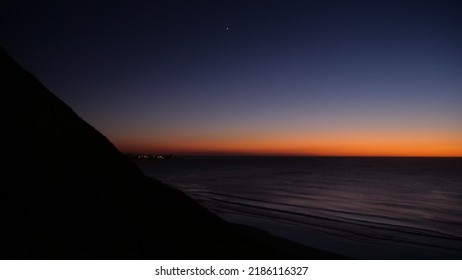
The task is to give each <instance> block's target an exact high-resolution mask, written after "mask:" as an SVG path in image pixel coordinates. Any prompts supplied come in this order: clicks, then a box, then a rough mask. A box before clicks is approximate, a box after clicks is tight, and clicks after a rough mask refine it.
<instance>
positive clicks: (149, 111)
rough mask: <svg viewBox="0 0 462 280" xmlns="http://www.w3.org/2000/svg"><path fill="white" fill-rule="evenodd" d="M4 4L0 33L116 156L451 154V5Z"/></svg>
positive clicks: (460, 26) (459, 110) (456, 96)
mask: <svg viewBox="0 0 462 280" xmlns="http://www.w3.org/2000/svg"><path fill="white" fill-rule="evenodd" d="M3 2H6V1H3ZM3 2H2V4H0V7H1V8H0V16H1V19H0V23H1V24H0V40H1V45H2V46H3V47H4V48H5V49H6V50H7V51H8V52H9V53H10V54H11V55H12V56H13V57H14V58H15V59H16V60H17V61H18V62H19V63H20V64H21V65H23V66H24V67H26V68H27V69H28V70H29V71H31V72H32V73H33V74H35V75H36V76H37V77H38V78H39V79H40V80H41V81H42V82H43V83H44V84H45V85H46V86H47V87H48V88H49V89H50V90H51V91H52V92H53V93H55V94H56V95H57V96H58V97H59V98H61V99H62V100H63V101H65V102H66V103H67V104H68V105H70V106H71V107H72V108H73V109H74V111H76V113H78V114H79V115H80V116H82V117H83V118H84V119H85V120H86V121H88V122H89V123H90V124H92V125H93V126H94V127H95V128H97V129H98V130H99V131H101V132H102V133H103V134H105V135H106V136H107V137H108V138H109V139H110V140H111V141H112V142H113V143H114V144H115V145H116V146H117V147H119V148H120V149H121V150H122V151H123V152H135V153H137V152H143V153H175V154H268V155H379V156H383V155H385V156H462V2H461V1H444V0H437V1H290V0H286V1H43V2H46V3H37V2H42V1H20V0H19V1H8V2H10V3H3ZM94 2H97V3H94Z"/></svg>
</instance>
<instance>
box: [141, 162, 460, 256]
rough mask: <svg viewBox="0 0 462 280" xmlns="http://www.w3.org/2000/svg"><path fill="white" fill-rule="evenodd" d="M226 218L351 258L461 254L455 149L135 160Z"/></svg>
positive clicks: (458, 178) (149, 174) (149, 172)
mask: <svg viewBox="0 0 462 280" xmlns="http://www.w3.org/2000/svg"><path fill="white" fill-rule="evenodd" d="M134 161H135V163H137V164H138V165H139V166H140V167H141V169H142V170H143V171H144V172H145V174H146V175H148V176H152V177H155V178H157V179H159V180H161V181H163V182H165V183H168V184H170V185H172V186H174V187H176V188H178V189H181V190H182V191H184V192H185V193H187V194H188V195H189V196H191V197H192V198H194V199H195V200H196V201H198V202H199V203H201V204H202V205H203V206H205V207H206V208H208V209H209V210H210V211H212V212H214V213H216V214H217V215H219V216H221V217H222V218H224V219H225V220H228V221H230V222H234V223H239V224H245V225H250V226H253V227H257V228H260V229H263V230H266V231H268V232H270V233H272V234H273V235H276V236H281V237H284V238H286V239H290V240H293V241H296V242H298V243H302V244H305V245H308V246H311V247H315V248H318V249H323V250H328V251H331V252H336V253H340V254H343V255H346V256H348V257H352V258H356V259H462V158H379V157H377V158H376V157H184V158H181V159H170V160H152V159H145V160H134Z"/></svg>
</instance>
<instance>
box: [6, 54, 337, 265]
mask: <svg viewBox="0 0 462 280" xmlns="http://www.w3.org/2000/svg"><path fill="white" fill-rule="evenodd" d="M0 75H1V85H0V86H1V95H2V110H3V113H2V116H3V123H4V126H3V129H4V131H3V133H2V135H3V136H2V137H3V138H4V139H3V140H4V141H2V142H3V143H4V145H3V149H4V151H3V153H2V155H3V157H2V161H3V166H5V167H3V169H2V177H3V183H2V185H1V187H0V207H1V209H0V210H1V212H0V223H1V224H0V240H1V241H0V258H2V259H295V258H303V259H313V258H314V259H326V258H339V256H337V255H332V254H329V253H325V252H322V251H318V250H315V249H310V248H306V247H303V246H299V245H298V244H295V243H292V242H289V241H286V240H283V239H279V238H276V237H272V236H270V235H268V234H266V233H264V232H261V231H258V230H255V229H251V228H249V227H244V226H239V225H234V224H231V223H228V222H225V221H224V220H222V219H221V218H219V217H217V216H215V215H214V214H211V213H210V212H209V211H207V210H206V209H204V208H203V207H201V206H200V205H198V204H197V203H195V202H194V201H193V200H192V199H190V198H189V197H188V196H186V195H185V194H183V193H182V192H180V191H178V190H176V189H174V188H171V187H170V186H167V185H165V184H163V183H161V182H159V181H156V180H155V179H153V178H149V177H146V176H144V175H143V173H142V172H141V171H140V169H138V167H137V166H136V165H135V164H133V163H132V162H131V161H130V160H128V159H126V158H125V157H124V156H123V155H122V154H121V153H120V152H119V151H118V150H117V149H116V148H115V147H114V146H113V145H112V144H111V143H110V142H109V141H108V140H107V139H106V138H105V137H104V136H103V135H102V134H100V133H99V132H98V131H97V130H96V129H94V128H93V127H91V126H90V125H89V124H87V123H86V122H85V121H83V120H82V119H81V118H80V117H78V116H77V115H76V114H75V113H74V112H73V111H72V110H71V109H70V108H69V107H68V106H67V105H66V104H64V103H63V102H62V101H61V100H59V99H58V98H57V97H56V96H54V95H53V94H52V93H51V92H49V91H48V90H47V89H46V88H45V87H44V86H43V85H42V84H41V83H40V82H39V81H38V80H37V79H36V78H35V77H34V76H33V75H31V74H30V73H29V72H27V71H25V70H24V69H22V68H21V67H20V66H19V65H18V64H17V63H16V62H15V61H14V60H13V59H11V58H10V57H9V56H8V54H7V53H6V52H5V51H4V50H3V49H0Z"/></svg>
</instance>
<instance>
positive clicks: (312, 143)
mask: <svg viewBox="0 0 462 280" xmlns="http://www.w3.org/2000/svg"><path fill="white" fill-rule="evenodd" d="M298 136H299V137H293V138H289V137H287V136H285V137H283V136H280V137H268V136H266V137H265V136H263V137H255V136H253V137H252V136H248V137H229V138H225V137H210V138H200V137H198V138H196V139H194V138H189V139H181V140H180V138H176V139H174V138H171V139H155V138H154V139H151V138H142V139H127V138H124V139H123V141H122V140H120V139H114V144H115V145H116V146H117V147H118V148H119V149H120V150H121V151H123V152H127V153H128V152H131V153H153V154H170V153H171V154H184V155H188V154H203V155H207V154H210V155H215V154H216V155H220V154H224V155H226V154H233V155H234V154H235V155H293V156H304V155H314V156H417V157H425V156H428V157H461V156H462V135H449V136H448V135H445V136H443V135H418V136H416V135H402V136H401V137H393V136H390V135H354V134H350V135H340V134H331V135H324V136H323V137H321V136H320V137H309V136H306V135H298Z"/></svg>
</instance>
